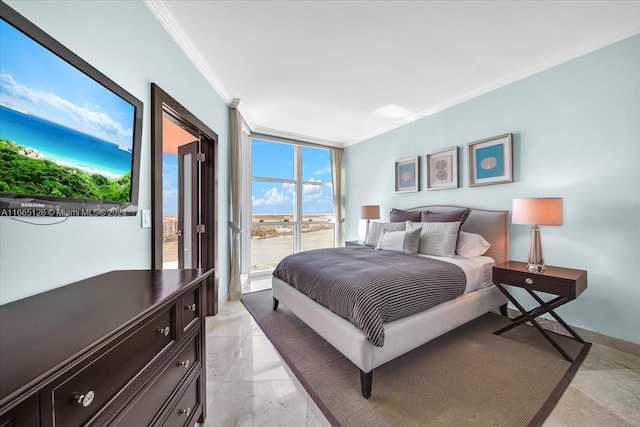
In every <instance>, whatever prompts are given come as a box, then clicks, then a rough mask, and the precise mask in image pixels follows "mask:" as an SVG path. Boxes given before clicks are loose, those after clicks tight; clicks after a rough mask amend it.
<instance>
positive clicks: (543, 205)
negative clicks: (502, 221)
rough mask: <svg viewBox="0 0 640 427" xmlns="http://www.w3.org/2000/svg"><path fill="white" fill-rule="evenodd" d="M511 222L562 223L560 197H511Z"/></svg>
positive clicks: (528, 223) (527, 223) (531, 223)
mask: <svg viewBox="0 0 640 427" xmlns="http://www.w3.org/2000/svg"><path fill="white" fill-rule="evenodd" d="M511 222H512V223H513V224H526V225H562V199H560V198H557V199H556V198H548V199H543V198H536V199H513V211H512V218H511Z"/></svg>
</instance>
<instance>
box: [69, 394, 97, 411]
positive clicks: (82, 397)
mask: <svg viewBox="0 0 640 427" xmlns="http://www.w3.org/2000/svg"><path fill="white" fill-rule="evenodd" d="M94 397H96V396H95V394H94V393H93V391H88V392H87V393H86V394H74V395H73V401H74V402H75V403H77V404H78V405H82V406H83V407H85V408H86V407H87V406H89V405H91V402H93V399H94Z"/></svg>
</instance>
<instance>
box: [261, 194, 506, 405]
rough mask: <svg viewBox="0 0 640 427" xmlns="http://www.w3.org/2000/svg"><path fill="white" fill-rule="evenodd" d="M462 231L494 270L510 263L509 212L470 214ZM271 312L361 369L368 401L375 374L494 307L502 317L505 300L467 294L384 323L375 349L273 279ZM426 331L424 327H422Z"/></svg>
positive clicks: (489, 292)
mask: <svg viewBox="0 0 640 427" xmlns="http://www.w3.org/2000/svg"><path fill="white" fill-rule="evenodd" d="M460 208H461V207H458V206H423V207H420V208H413V209H410V210H429V211H432V212H446V211H450V210H455V209H460ZM461 230H462V231H467V232H470V233H477V234H480V235H482V236H483V237H484V238H485V239H486V240H487V241H488V242H489V243H491V248H490V249H489V251H488V252H487V253H486V254H485V255H487V256H490V257H492V258H493V259H494V260H495V261H496V264H501V263H503V262H506V261H508V259H509V211H488V210H481V209H472V211H471V214H470V215H469V217H468V218H467V220H466V222H465V223H464V225H463V226H462V228H461ZM272 284H273V309H274V310H276V309H277V307H278V303H279V302H282V303H283V304H284V305H285V306H287V308H288V309H289V310H291V311H292V312H293V313H294V314H295V315H296V316H298V318H300V320H302V321H303V322H305V323H306V324H307V325H308V326H309V327H310V328H311V329H313V330H314V331H315V332H316V333H318V335H320V336H322V337H323V338H324V339H325V340H327V342H329V343H330V344H331V345H333V346H334V347H335V348H336V349H337V350H338V351H339V352H340V353H342V354H343V355H344V356H345V357H346V358H347V359H349V360H351V362H353V363H354V364H355V365H356V366H357V367H358V368H360V382H361V387H362V396H364V397H365V398H367V399H368V398H369V397H370V396H371V387H372V384H373V370H374V369H375V368H377V367H378V366H380V365H382V364H384V363H386V362H388V361H390V360H393V359H395V358H396V357H398V356H401V355H403V354H405V353H407V352H409V351H411V350H413V349H414V348H417V347H419V346H421V345H422V344H424V343H427V342H429V341H431V340H432V339H434V338H436V337H439V336H440V335H443V334H445V333H446V332H449V331H451V330H453V329H455V328H457V327H458V326H461V325H463V324H465V323H467V322H469V321H470V320H473V319H475V318H476V317H479V316H481V315H483V314H485V313H487V312H489V311H491V310H494V309H496V308H498V307H500V308H501V311H502V312H503V314H504V313H505V312H506V303H507V299H506V297H505V296H504V295H503V294H502V293H501V292H500V291H499V290H498V288H496V287H495V286H494V285H489V286H487V287H484V288H482V289H479V290H477V291H473V292H469V293H466V294H464V295H461V296H459V297H458V298H456V299H453V300H450V301H446V302H444V303H442V304H439V305H437V306H435V307H433V308H431V309H429V310H427V311H424V312H421V313H417V314H414V315H412V316H409V317H405V318H402V319H398V320H395V321H393V322H390V323H385V325H384V331H385V344H384V346H383V347H375V346H374V345H373V344H371V342H370V341H369V340H368V339H367V337H366V335H365V334H364V333H363V332H362V331H361V330H360V329H358V328H356V327H355V326H354V325H353V324H352V323H350V322H349V321H348V320H346V319H344V318H342V317H340V316H338V315H337V314H335V313H333V312H332V311H330V310H329V309H327V308H325V307H324V306H322V305H320V304H318V303H316V302H315V301H313V300H312V299H311V298H309V297H307V296H306V295H304V294H303V293H302V292H300V291H298V290H297V289H295V288H294V287H293V286H291V285H289V284H288V283H287V282H285V281H283V280H280V279H278V278H276V277H274V278H273V281H272ZM426 325H428V327H425V326H426Z"/></svg>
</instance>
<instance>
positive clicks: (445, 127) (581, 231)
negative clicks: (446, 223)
mask: <svg viewBox="0 0 640 427" xmlns="http://www.w3.org/2000/svg"><path fill="white" fill-rule="evenodd" d="M507 132H512V133H513V134H514V174H515V182H514V183H510V184H500V185H492V186H485V187H473V188H469V187H467V183H468V173H467V155H466V144H467V143H469V142H473V141H477V140H480V139H484V138H487V137H491V136H496V135H500V134H503V133H507ZM452 146H458V147H459V149H460V151H459V153H460V172H461V173H460V178H461V180H460V188H458V189H451V190H439V191H425V190H424V187H425V172H424V169H425V168H424V166H425V156H424V155H425V153H428V152H430V151H434V150H438V149H442V148H447V147H452ZM414 155H420V167H421V171H420V174H421V177H420V181H421V182H420V188H421V189H423V190H421V191H419V192H417V193H408V194H407V193H405V194H395V193H394V191H393V188H394V172H393V171H394V166H393V161H394V160H395V159H401V158H404V157H410V156H414ZM345 170H346V183H347V195H346V200H347V239H356V238H358V222H359V219H358V215H359V208H360V205H363V204H380V206H381V210H382V211H384V212H385V215H386V217H384V218H383V219H382V220H388V219H389V216H388V213H387V212H388V211H389V210H390V209H391V208H392V207H397V208H409V207H414V206H421V205H427V204H453V205H465V206H471V207H478V208H488V209H509V210H510V209H511V203H512V199H514V198H520V197H533V196H534V195H540V196H542V197H562V198H563V199H564V225H562V226H560V227H542V240H543V244H544V252H545V261H546V263H547V264H549V265H558V266H564V267H571V268H578V269H584V270H587V271H588V289H587V290H586V291H585V292H584V293H583V294H582V295H581V296H580V297H579V298H578V299H577V300H576V301H573V302H571V303H569V304H567V305H565V306H564V307H561V308H560V309H559V310H558V312H559V313H560V315H561V316H562V317H563V318H564V319H565V320H566V321H567V322H568V323H570V324H573V325H576V326H579V327H583V328H586V329H589V330H592V331H596V332H599V333H602V334H606V335H609V336H613V337H617V338H621V339H624V340H627V341H631V342H635V343H640V279H638V277H639V275H638V268H639V266H640V249H639V247H640V246H639V245H640V188H639V187H640V36H635V37H632V38H629V39H626V40H623V41H621V42H619V43H616V44H614V45H611V46H608V47H606V48H603V49H600V50H598V51H596V52H593V53H591V54H589V55H586V56H583V57H580V58H577V59H575V60H573V61H570V62H567V63H565V64H562V65H559V66H557V67H554V68H552V69H550V70H547V71H545V72H542V73H539V74H536V75H534V76H531V77H529V78H526V79H524V80H521V81H518V82H516V83H512V84H510V85H508V86H505V87H503V88H500V89H498V90H495V91H492V92H490V93H487V94H485V95H482V96H479V97H477V98H474V99H472V100H469V101H467V102H464V103H462V104H459V105H457V106H454V107H452V108H449V109H447V110H445V111H442V112H440V113H438V114H434V115H432V116H429V117H426V118H423V119H421V120H418V121H416V122H413V123H410V124H408V125H405V126H403V127H401V128H398V129H395V130H393V131H390V132H387V133H385V134H383V135H380V136H377V137H375V138H372V139H369V140H367V141H364V142H362V143H359V144H356V145H354V146H351V147H349V148H347V149H346V150H345ZM529 233H530V228H529V227H528V226H523V225H512V226H511V259H514V260H520V261H526V259H527V255H528V251H529ZM520 296H523V295H520ZM523 297H524V296H523Z"/></svg>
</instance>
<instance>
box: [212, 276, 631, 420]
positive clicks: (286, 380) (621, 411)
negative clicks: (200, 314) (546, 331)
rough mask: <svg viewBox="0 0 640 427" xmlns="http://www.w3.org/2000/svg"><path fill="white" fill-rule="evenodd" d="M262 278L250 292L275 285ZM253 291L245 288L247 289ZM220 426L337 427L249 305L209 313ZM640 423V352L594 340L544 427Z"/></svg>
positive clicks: (234, 304)
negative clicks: (623, 349)
mask: <svg viewBox="0 0 640 427" xmlns="http://www.w3.org/2000/svg"><path fill="white" fill-rule="evenodd" d="M270 284H271V280H270V279H266V280H254V281H252V283H249V284H246V285H245V288H246V291H249V290H251V291H255V290H259V289H264V288H265V287H266V288H270ZM246 291H245V292H246ZM207 352H208V355H207V359H208V360H207V401H208V402H207V404H208V413H207V421H206V422H205V423H204V427H212V426H225V427H226V426H288V427H298V426H329V423H328V422H327V420H326V419H325V417H324V416H323V415H322V412H320V410H319V409H318V407H317V405H316V404H315V403H314V402H313V400H311V398H310V397H309V395H308V394H307V392H306V391H305V390H304V388H303V387H302V385H301V384H300V382H299V381H298V380H297V379H296V377H295V375H293V373H292V372H291V370H290V369H289V368H288V367H287V366H286V364H285V363H284V362H283V361H282V359H281V358H280V355H279V354H278V352H277V351H276V350H275V348H274V347H273V346H272V345H271V343H270V341H269V340H268V339H267V337H266V336H265V335H264V333H263V332H262V330H261V329H260V328H259V327H258V325H257V324H256V322H255V321H254V320H253V318H252V317H251V315H250V314H249V313H248V312H247V310H246V309H245V308H244V305H242V303H241V302H238V301H233V302H228V303H226V304H225V305H224V307H223V308H222V309H221V310H220V312H219V313H218V315H217V316H215V317H210V318H207ZM565 426H566V427H574V426H579V427H590V426H593V427H617V426H621V427H629V426H638V427H640V357H637V356H633V355H630V354H628V353H623V352H621V351H619V350H615V349H612V348H609V347H605V346H602V345H598V344H593V346H592V348H591V351H590V353H589V356H588V357H587V359H586V360H585V362H584V363H583V365H582V366H581V367H580V370H579V371H578V373H577V374H576V376H575V377H574V379H573V381H572V382H571V385H570V386H569V388H568V389H567V391H566V392H565V394H564V395H563V396H562V398H561V399H560V402H558V405H557V406H556V408H555V409H554V411H553V412H552V413H551V415H550V416H549V418H548V419H547V421H546V422H545V423H544V427H565Z"/></svg>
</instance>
